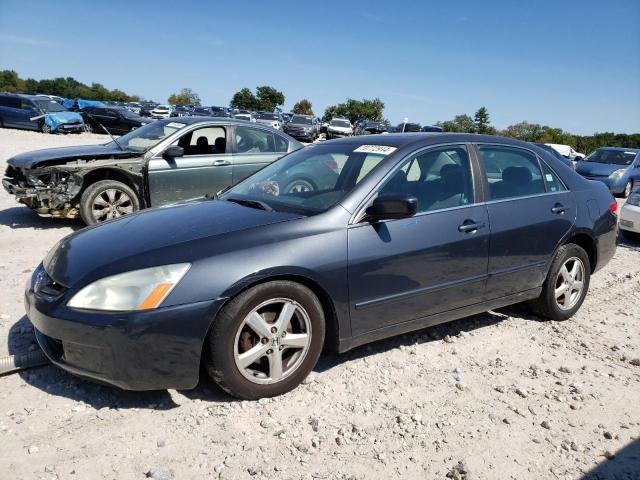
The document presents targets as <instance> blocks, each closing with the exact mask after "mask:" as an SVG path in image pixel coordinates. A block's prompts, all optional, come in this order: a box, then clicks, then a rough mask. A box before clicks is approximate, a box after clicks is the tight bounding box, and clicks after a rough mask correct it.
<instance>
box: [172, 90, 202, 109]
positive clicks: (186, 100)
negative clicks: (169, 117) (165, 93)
mask: <svg viewBox="0 0 640 480" xmlns="http://www.w3.org/2000/svg"><path fill="white" fill-rule="evenodd" d="M167 101H168V102H169V103H170V104H171V105H200V95H198V94H197V93H196V92H194V91H193V90H191V89H190V88H183V89H182V90H180V93H173V94H171V95H169V98H168V100H167Z"/></svg>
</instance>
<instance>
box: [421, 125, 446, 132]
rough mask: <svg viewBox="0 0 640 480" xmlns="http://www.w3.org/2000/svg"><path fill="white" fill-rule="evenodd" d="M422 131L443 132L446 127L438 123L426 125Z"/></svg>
mask: <svg viewBox="0 0 640 480" xmlns="http://www.w3.org/2000/svg"><path fill="white" fill-rule="evenodd" d="M420 131H421V132H426V133H442V132H444V129H443V128H442V127H438V126H437V125H424V126H423V127H422V128H421V129H420Z"/></svg>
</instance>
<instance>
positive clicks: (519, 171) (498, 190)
mask: <svg viewBox="0 0 640 480" xmlns="http://www.w3.org/2000/svg"><path fill="white" fill-rule="evenodd" d="M478 151H479V152H480V162H481V163H482V166H483V167H484V170H485V172H486V175H487V181H488V183H489V191H490V193H491V198H492V199H493V200H502V199H507V198H516V197H525V196H529V195H536V194H541V193H545V185H544V181H543V180H542V172H541V170H540V164H539V163H538V158H537V157H536V156H535V155H533V154H532V153H530V152H527V151H526V150H522V149H518V148H510V147H500V146H495V145H480V146H478Z"/></svg>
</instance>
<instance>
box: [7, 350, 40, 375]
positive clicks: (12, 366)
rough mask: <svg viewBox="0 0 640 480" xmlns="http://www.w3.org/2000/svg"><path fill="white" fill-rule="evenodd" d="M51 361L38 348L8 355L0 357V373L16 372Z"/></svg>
mask: <svg viewBox="0 0 640 480" xmlns="http://www.w3.org/2000/svg"><path fill="white" fill-rule="evenodd" d="M50 363H51V361H50V360H49V359H48V358H47V356H46V355H45V354H44V352H43V351H42V350H40V349H38V350H34V351H33V352H29V353H25V354H22V355H9V356H8V357H3V358H0V375H6V374H9V373H16V372H19V371H21V370H26V369H27V368H33V367H40V366H42V365H48V364H50Z"/></svg>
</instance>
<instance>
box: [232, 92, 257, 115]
mask: <svg viewBox="0 0 640 480" xmlns="http://www.w3.org/2000/svg"><path fill="white" fill-rule="evenodd" d="M258 105H259V102H258V99H257V98H256V96H255V95H254V94H253V93H252V92H251V90H249V89H248V88H243V89H242V90H240V91H238V92H236V93H234V94H233V97H232V98H231V102H230V103H229V106H230V107H231V108H238V109H240V110H257V109H258Z"/></svg>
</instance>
